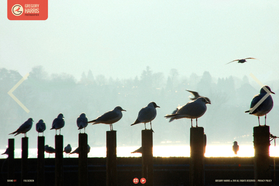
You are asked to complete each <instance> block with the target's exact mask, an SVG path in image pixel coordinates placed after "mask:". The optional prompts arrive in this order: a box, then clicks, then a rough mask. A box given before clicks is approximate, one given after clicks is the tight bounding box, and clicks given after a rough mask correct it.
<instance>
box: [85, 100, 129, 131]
mask: <svg viewBox="0 0 280 186" xmlns="http://www.w3.org/2000/svg"><path fill="white" fill-rule="evenodd" d="M122 111H126V110H124V109H122V107H120V106H117V107H115V108H114V110H111V111H109V112H106V113H105V114H103V115H101V116H99V117H98V118H96V119H94V120H92V121H89V122H88V123H93V125H94V124H99V123H104V124H109V125H110V130H111V131H112V130H113V125H112V124H113V123H115V122H117V121H119V120H120V119H121V118H122Z"/></svg>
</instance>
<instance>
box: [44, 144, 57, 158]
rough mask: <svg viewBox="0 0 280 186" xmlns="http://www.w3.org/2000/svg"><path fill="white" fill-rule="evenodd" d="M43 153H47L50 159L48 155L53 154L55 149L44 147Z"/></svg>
mask: <svg viewBox="0 0 280 186" xmlns="http://www.w3.org/2000/svg"><path fill="white" fill-rule="evenodd" d="M45 152H46V153H49V157H50V154H52V153H55V149H54V148H53V147H51V146H48V145H45Z"/></svg>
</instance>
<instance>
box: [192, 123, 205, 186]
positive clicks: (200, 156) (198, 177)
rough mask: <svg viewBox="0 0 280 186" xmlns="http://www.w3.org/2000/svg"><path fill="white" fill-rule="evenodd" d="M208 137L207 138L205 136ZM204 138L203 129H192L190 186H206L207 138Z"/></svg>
mask: <svg viewBox="0 0 280 186" xmlns="http://www.w3.org/2000/svg"><path fill="white" fill-rule="evenodd" d="M205 137H206V136H205ZM205 137H204V128H203V127H194V128H191V129H190V148H191V149H190V151H191V158H190V160H191V163H190V185H191V186H195V185H205V184H204V148H205V143H206V138H205Z"/></svg>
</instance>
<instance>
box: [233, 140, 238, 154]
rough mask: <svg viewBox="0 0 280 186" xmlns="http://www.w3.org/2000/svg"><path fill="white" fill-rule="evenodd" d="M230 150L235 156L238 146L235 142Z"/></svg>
mask: <svg viewBox="0 0 280 186" xmlns="http://www.w3.org/2000/svg"><path fill="white" fill-rule="evenodd" d="M232 150H233V152H234V154H237V152H238V151H239V145H238V144H237V141H234V142H233V146H232Z"/></svg>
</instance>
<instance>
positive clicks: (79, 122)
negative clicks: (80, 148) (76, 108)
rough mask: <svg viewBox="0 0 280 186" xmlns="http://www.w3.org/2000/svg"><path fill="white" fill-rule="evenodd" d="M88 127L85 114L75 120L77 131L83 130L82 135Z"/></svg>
mask: <svg viewBox="0 0 280 186" xmlns="http://www.w3.org/2000/svg"><path fill="white" fill-rule="evenodd" d="M87 125H88V119H87V117H86V114H85V113H82V114H81V115H80V116H79V117H78V118H77V126H78V130H80V132H81V129H84V133H85V131H86V127H87Z"/></svg>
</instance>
